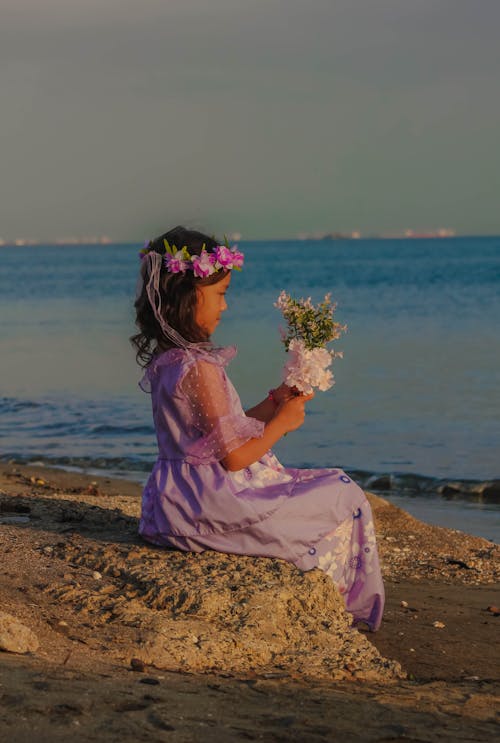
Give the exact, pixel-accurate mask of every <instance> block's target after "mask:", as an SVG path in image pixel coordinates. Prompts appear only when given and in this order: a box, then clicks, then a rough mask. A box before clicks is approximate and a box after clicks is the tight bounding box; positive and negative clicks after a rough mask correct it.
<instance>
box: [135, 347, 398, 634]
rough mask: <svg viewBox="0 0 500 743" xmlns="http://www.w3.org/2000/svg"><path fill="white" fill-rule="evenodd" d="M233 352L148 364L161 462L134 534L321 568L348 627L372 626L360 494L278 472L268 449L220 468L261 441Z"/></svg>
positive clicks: (367, 540) (379, 600) (340, 481)
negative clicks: (245, 463) (242, 463)
mask: <svg viewBox="0 0 500 743" xmlns="http://www.w3.org/2000/svg"><path fill="white" fill-rule="evenodd" d="M234 353H235V350H234V349H232V348H225V349H217V350H214V351H212V352H208V351H202V352H200V351H192V350H184V349H180V348H174V349H170V350H168V351H166V352H165V353H163V354H161V355H159V356H157V357H156V358H155V359H154V360H153V361H152V362H151V364H150V365H149V367H148V368H147V370H146V373H145V375H144V378H143V380H142V381H141V387H142V389H144V390H145V391H147V392H151V397H152V405H153V418H154V423H155V427H156V434H157V438H158V448H159V456H158V461H157V462H156V464H155V466H154V468H153V471H152V473H151V475H150V477H149V479H148V481H147V483H146V486H145V488H144V493H143V498H142V513H141V520H140V527H139V532H140V534H141V535H142V537H143V538H144V539H146V540H147V541H149V542H152V543H153V544H156V545H161V546H166V547H174V548H177V549H181V550H188V551H193V552H200V551H203V550H207V549H210V550H217V551H219V552H228V553H234V554H240V555H255V556H258V557H279V558H282V559H284V560H288V561H289V562H292V563H293V564H294V565H296V566H297V567H298V568H300V569H301V570H311V569H312V568H320V570H323V571H324V572H325V573H327V574H328V575H329V576H330V577H331V578H332V579H333V581H334V582H335V584H336V586H337V587H338V589H339V591H340V592H341V593H342V594H343V595H344V599H345V603H346V608H347V610H348V611H349V612H351V613H352V614H353V616H354V620H355V621H364V622H366V623H367V624H368V625H369V626H370V628H371V629H373V630H375V629H377V628H378V627H379V625H380V621H381V619H382V612H383V607H384V587H383V583H382V578H381V575H380V567H379V562H378V555H377V547H376V543H375V530H374V526H373V519H372V515H371V510H370V506H369V504H368V501H367V499H366V496H365V494H364V492H363V491H362V490H361V488H359V487H358V485H356V484H355V483H354V482H353V481H352V480H351V478H350V477H348V476H347V475H346V474H345V472H343V471H342V470H340V469H314V470H304V469H291V468H285V467H283V466H282V465H281V464H280V462H278V460H277V459H276V457H275V456H274V454H273V453H272V452H271V451H269V452H268V453H267V454H265V455H264V456H263V457H262V458H261V459H260V460H259V461H258V462H255V463H254V464H252V465H250V466H249V467H246V468H245V469H243V470H239V471H237V472H229V471H228V470H226V469H225V468H224V466H223V465H222V464H221V461H220V460H221V459H223V458H224V457H225V456H226V455H227V454H228V453H229V452H230V451H232V450H234V449H237V448H238V447H240V446H242V445H243V444H244V443H246V442H247V441H248V440H249V439H251V438H259V437H261V436H262V434H263V431H264V423H262V422H261V421H258V420H256V419H255V418H251V417H249V416H247V415H245V412H244V410H243V408H242V406H241V402H240V399H239V397H238V394H237V392H236V390H235V389H234V387H233V385H232V384H231V382H230V381H229V379H228V377H227V375H226V372H225V369H224V367H225V365H226V364H227V362H228V361H229V360H230V359H231V358H232V357H233V356H234Z"/></svg>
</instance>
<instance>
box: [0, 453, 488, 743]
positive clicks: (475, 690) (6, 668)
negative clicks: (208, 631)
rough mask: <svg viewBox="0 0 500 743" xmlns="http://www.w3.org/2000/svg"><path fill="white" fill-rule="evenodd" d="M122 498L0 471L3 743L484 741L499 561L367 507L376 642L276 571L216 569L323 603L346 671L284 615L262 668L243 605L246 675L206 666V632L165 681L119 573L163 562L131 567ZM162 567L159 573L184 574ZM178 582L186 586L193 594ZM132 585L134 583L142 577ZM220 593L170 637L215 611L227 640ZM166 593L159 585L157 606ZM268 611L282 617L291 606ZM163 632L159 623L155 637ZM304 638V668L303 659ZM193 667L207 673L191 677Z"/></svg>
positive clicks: (107, 485) (296, 574)
mask: <svg viewBox="0 0 500 743" xmlns="http://www.w3.org/2000/svg"><path fill="white" fill-rule="evenodd" d="M139 492H140V489H139V487H138V486H137V485H136V484H134V483H130V482H126V481H118V480H110V479H107V478H94V477H86V476H84V475H80V474H73V473H67V472H62V471H57V470H49V469H47V468H29V467H20V466H16V465H3V466H1V467H0V535H1V539H0V554H1V561H2V571H1V575H0V608H1V610H3V611H4V612H7V613H8V614H10V615H12V616H14V617H16V618H17V619H18V620H20V621H21V622H22V623H23V624H24V625H26V626H28V627H29V628H30V629H32V630H33V632H34V633H35V634H36V636H37V638H38V641H39V648H38V649H37V651H36V652H34V653H31V654H26V655H19V654H14V653H7V652H0V734H1V736H3V737H5V739H6V740H13V741H24V740H26V741H28V739H29V740H30V741H31V740H32V739H33V737H34V736H35V737H36V739H37V740H40V741H53V740H68V738H69V737H71V738H75V739H76V740H110V741H111V740H118V739H122V740H124V741H128V740H130V741H132V740H146V739H148V740H161V741H163V740H165V741H170V740H172V741H226V740H227V741H232V740H240V739H243V740H270V741H275V740H276V741H280V740H283V741H285V740H287V741H295V740H296V741H305V740H307V741H330V740H334V739H336V737H337V736H339V738H340V737H341V738H342V739H343V740H373V741H386V740H387V741H388V740H392V741H394V740H422V741H437V740H443V739H446V740H485V739H487V738H488V737H494V736H495V734H498V722H499V719H498V714H497V710H498V708H499V706H498V695H499V690H500V681H499V674H498V668H499V667H500V663H499V657H498V650H497V647H498V641H497V637H498V623H499V621H500V618H499V617H498V616H497V612H494V611H492V607H495V606H498V604H499V603H500V597H499V592H498V580H499V577H498V571H499V559H498V557H499V552H498V547H495V545H493V544H492V543H490V542H487V541H486V540H483V539H480V538H476V537H469V536H467V535H464V534H461V533H460V532H456V531H452V530H446V529H440V528H439V527H430V526H428V525H426V524H423V523H422V522H419V521H417V520H416V519H414V518H412V517H411V516H409V515H408V514H406V513H405V512H404V511H401V510H400V509H397V508H395V507H394V506H392V505H390V504H388V503H387V502H386V501H383V500H382V499H380V498H377V497H371V502H372V507H373V510H374V515H375V519H376V525H377V535H378V540H379V548H380V554H381V559H382V564H383V570H384V574H385V583H386V591H387V605H386V612H385V615H384V622H383V624H382V628H381V629H380V631H379V632H378V633H375V634H371V633H367V634H366V635H362V634H360V633H357V632H356V637H355V636H354V635H353V634H352V632H353V631H352V630H351V635H349V634H348V633H347V630H345V627H344V625H343V624H342V622H343V621H344V620H343V618H342V615H341V611H340V609H339V608H338V607H337V604H335V601H336V598H335V596H334V595H330V594H329V593H328V590H327V587H325V586H324V585H323V583H321V579H322V576H320V577H319V578H318V580H316V581H315V582H314V581H313V582H308V581H311V576H310V575H309V574H305V577H304V575H303V574H300V571H296V570H295V569H294V568H292V567H291V566H287V565H286V564H283V563H282V562H281V561H266V560H261V561H252V560H251V559H247V562H244V561H243V562H241V561H232V560H230V561H229V565H230V567H231V569H238V571H239V573H238V574H239V575H240V576H242V583H244V582H245V581H247V583H248V581H249V580H250V581H251V580H252V576H253V575H255V577H256V582H255V587H254V589H253V593H255V594H257V593H258V592H259V591H261V590H263V588H262V585H261V583H262V581H261V578H262V576H263V575H265V574H266V573H265V571H267V570H270V569H271V568H272V572H273V574H274V573H275V574H276V575H277V576H278V578H279V580H280V581H281V582H284V585H285V588H288V589H290V590H291V589H292V588H293V591H294V592H295V594H297V593H299V594H300V591H306V590H307V589H309V588H311V587H312V588H311V590H314V591H316V592H317V593H315V594H314V596H315V597H319V598H318V599H317V600H316V603H318V601H322V600H323V599H324V600H325V601H326V602H328V601H329V602H331V603H330V604H325V605H328V606H331V607H333V608H332V611H334V612H336V613H337V614H336V616H337V615H338V616H337V620H338V622H339V624H338V625H335V627H334V628H333V630H335V628H337V629H338V628H339V627H340V628H341V631H342V632H344V633H345V638H347V639H345V638H344V639H345V642H344V644H343V645H342V647H341V652H342V653H343V654H344V656H343V657H344V661H345V662H344V661H343V662H342V663H336V658H335V657H334V654H333V655H332V656H331V657H326V655H327V653H326V650H325V649H324V647H323V645H322V644H321V643H322V638H324V636H325V635H324V633H325V632H327V629H324V628H319V629H318V628H317V627H316V626H315V625H314V623H313V624H311V625H310V626H307V627H305V629H304V631H303V632H302V634H300V632H299V628H298V627H297V632H296V633H295V634H294V623H295V624H303V623H304V621H305V620H304V617H303V615H301V614H300V611H301V609H300V607H299V608H296V607H295V608H294V607H293V606H292V608H290V609H289V611H290V613H289V615H288V614H286V613H285V614H284V615H283V617H282V619H281V620H280V621H281V623H282V624H283V623H285V624H286V622H290V624H289V626H287V627H286V628H285V629H286V630H287V633H288V635H289V637H288V640H287V641H289V642H290V643H295V645H293V648H295V651H294V652H290V653H289V654H288V655H286V653H284V651H283V648H281V646H280V648H281V649H280V650H279V652H281V656H280V657H279V661H280V662H279V663H278V662H276V655H275V656H274V659H272V660H269V657H268V655H266V652H265V651H266V646H268V645H269V642H271V640H270V639H269V637H270V635H269V636H268V635H266V632H267V631H268V630H267V628H266V626H265V613H264V614H262V613H261V614H259V613H258V610H259V611H260V609H259V607H255V612H254V614H253V615H252V617H253V621H255V631H254V639H255V645H254V646H252V653H253V656H254V659H255V658H257V659H259V658H261V662H260V664H259V663H258V662H253V663H252V662H249V661H248V657H249V656H248V654H247V656H245V655H244V653H243V651H241V653H240V654H237V653H236V652H235V650H234V648H233V649H229V650H228V649H226V650H225V649H224V648H222V650H221V653H220V654H218V653H217V641H218V639H217V638H221V641H222V640H223V641H224V642H227V632H226V634H224V633H223V632H222V631H220V632H219V634H218V635H217V634H214V636H213V638H212V640H213V642H212V644H211V645H210V644H209V643H208V641H207V643H206V646H205V647H206V648H207V650H206V652H203V649H200V648H199V647H196V652H194V651H193V652H191V651H190V652H191V655H190V653H188V652H187V653H186V657H187V658H188V659H189V658H191V660H190V661H189V662H188V667H187V668H182V667H181V665H180V663H179V662H178V660H176V659H178V657H179V656H178V655H175V652H176V650H175V648H176V647H180V648H181V650H182V643H180V644H179V643H178V646H176V645H175V643H174V642H173V640H172V656H171V659H170V662H167V661H166V660H165V656H164V657H163V660H162V662H161V663H158V662H157V661H158V658H155V656H154V654H153V655H150V656H149V657H147V654H146V655H145V654H144V652H143V651H144V648H145V647H146V645H143V646H141V645H140V641H139V640H140V633H141V632H142V630H143V627H142V625H141V621H143V622H145V621H146V620H147V621H148V622H151V621H152V620H151V616H150V615H151V613H153V614H156V613H158V600H159V599H158V596H157V597H156V598H155V601H156V602H157V604H156V605H155V604H154V602H152V599H148V601H149V607H148V612H149V613H148V614H147V615H146V613H144V614H141V613H140V612H141V611H142V609H141V608H140V607H139V608H137V606H138V605H139V604H137V601H138V599H137V591H135V593H134V592H131V594H130V596H128V597H127V596H126V595H125V601H123V600H122V599H123V596H124V592H126V591H128V590H130V581H129V583H127V581H126V580H125V577H126V575H125V572H124V571H126V568H127V566H128V565H130V564H131V562H132V563H133V555H134V554H135V553H134V551H136V552H137V555H138V557H139V558H140V559H138V561H137V562H138V564H139V565H140V566H143V565H144V564H145V558H144V556H145V555H146V557H147V559H151V560H152V562H151V571H152V572H151V579H152V580H153V577H154V575H155V573H154V566H155V565H156V563H155V562H154V560H158V559H160V560H161V559H163V555H162V554H161V553H160V555H159V557H158V555H157V552H159V551H157V550H153V551H151V552H147V553H146V552H144V550H147V549H148V548H147V547H145V546H144V545H143V544H141V541H140V540H139V539H138V538H137V536H136V526H137V516H138V513H139V505H140V504H139ZM164 554H169V556H170V558H169V563H171V564H172V565H173V564H177V562H178V561H179V560H186V559H187V560H190V556H185V555H179V553H164ZM204 554H205V557H204V558H203V559H201V561H200V560H198V561H196V560H195V561H194V563H195V567H196V569H198V568H200V570H205V571H207V570H208V569H210V570H211V571H212V572H213V571H214V570H215V571H216V568H217V560H218V559H220V556H217V555H216V554H215V553H210V554H209V553H204ZM177 555H179V557H177ZM212 555H214V556H215V557H214V558H212ZM248 560H250V561H248ZM146 562H147V560H146ZM194 563H193V564H194ZM178 564H179V567H180V569H179V573H178V574H179V575H180V576H182V575H184V573H185V570H186V566H187V567H189V568H190V569H191V562H188V563H186V562H179V563H178ZM96 565H97V566H99V567H101V568H102V569H101V570H96ZM102 566H104V567H102ZM137 569H138V568H137V567H136V568H135V570H136V572H135V573H134V575H135V576H136V578H137V575H138V574H137ZM226 569H227V568H226ZM193 570H194V572H192V574H191V577H190V580H191V581H193V580H196V579H197V578H196V576H197V573H196V570H195V569H194V567H193ZM259 571H261V572H259ZM262 571H264V573H263V572H262ZM132 572H133V571H132ZM313 572H314V573H316V572H317V571H313ZM114 573H116V575H114ZM96 574H99V575H100V576H101V577H100V578H96V577H95V576H96ZM147 575H148V574H146V577H147ZM269 575H270V573H269ZM193 576H194V577H193ZM139 577H140V578H141V580H143V581H144V575H143V574H142V573H141V575H140V576H139ZM268 577H269V576H268ZM243 579H244V580H243ZM176 580H177V579H176ZM301 581H302V582H301ZM271 582H272V581H271ZM271 582H270V587H269V588H268V590H269V591H272V590H274V587H273V585H271ZM104 583H106V585H104ZM96 585H97V586H98V587H97V588H96ZM172 585H173V584H172ZM190 585H191V586H192V585H193V583H191V584H190ZM224 585H225V584H223V583H220V584H219V583H217V581H216V582H215V589H214V590H217V591H220V593H216V594H214V595H215V597H216V598H217V597H219V600H220V605H219V606H218V607H215V608H214V609H213V615H211V614H210V613H209V612H210V610H211V609H210V605H209V603H207V602H206V603H205V605H204V606H203V612H204V613H203V612H201V610H200V609H196V607H193V606H191V607H190V608H189V607H188V608H187V609H183V611H184V614H182V612H181V611H180V610H178V611H177V614H176V617H175V620H176V622H184V624H183V625H182V626H184V625H185V624H186V622H187V623H190V624H189V626H190V627H191V628H193V627H194V628H195V630H196V631H197V632H199V633H201V630H200V629H199V628H200V627H201V626H202V625H203V626H205V625H204V624H203V623H206V622H209V628H210V627H215V624H211V625H210V621H212V620H213V617H217V611H219V612H220V613H221V614H223V613H224V612H225V611H226V610H227V612H228V615H227V617H226V619H225V621H226V624H225V625H224V626H225V627H226V629H227V628H229V629H228V630H227V631H230V630H231V629H232V628H233V627H235V626H236V625H233V624H231V621H233V620H232V617H231V616H230V608H231V601H230V599H231V596H230V597H229V599H228V601H227V602H226V603H225V599H224V596H225V593H224V591H223V589H224ZM160 587H161V586H160ZM115 589H119V591H121V594H119V592H117V591H115ZM181 589H182V585H181V586H180V587H179V586H177V584H176V585H175V586H174V588H173V589H172V590H173V591H174V593H175V591H177V592H179V591H180V590H181ZM224 590H225V589H224ZM241 590H243V588H242V589H241ZM245 590H248V586H247V589H245ZM106 591H107V592H108V593H106ZM132 593H134V595H132ZM233 593H234V592H233ZM150 594H151V591H150V592H149V594H146V593H145V594H144V596H146V595H148V596H149V595H150ZM176 595H178V593H177V594H176ZM236 595H237V596H239V594H238V593H237V592H236ZM269 595H271V594H269ZM105 596H108V598H107V599H106V601H104V597H105ZM302 598H303V599H304V600H305V599H306V598H307V597H306V596H305V595H304V596H303V597H302ZM241 600H242V601H243V600H244V599H241ZM279 600H280V599H279V597H278V599H277V601H279ZM207 601H208V599H207ZM134 602H135V603H134ZM139 603H140V602H139ZM155 606H156V608H155ZM280 606H281V607H282V608H283V607H285V608H286V607H290V606H291V601H290V598H287V599H286V602H285V603H283V604H280ZM141 607H142V604H141ZM151 607H153V608H151ZM272 608H274V607H272ZM264 609H265V610H266V611H267V607H264ZM286 610H287V611H288V608H287V609H286ZM308 611H311V612H312V608H311V609H308ZM106 612H107V614H106ZM113 612H114V613H113ZM134 612H136V614H135V615H134ZM144 612H145V610H144ZM207 612H208V614H207ZM294 612H295V613H294ZM297 612H299V613H297ZM160 613H165V610H164V609H163V610H162V611H160ZM268 613H269V611H268ZM271 613H272V612H271ZM247 615H248V612H247V614H245V615H241V616H239V617H238V618H237V619H238V621H239V622H240V624H239V625H238V627H240V630H239V633H240V634H241V636H242V637H243V635H244V634H245V632H247V630H248V629H249V620H248V619H246V620H245V617H247ZM134 617H136V618H137V621H136V624H135V626H134ZM242 617H243V619H242ZM313 619H314V621H315V622H316V623H319V624H321V622H317V620H316V619H315V618H314V617H313ZM169 621H170V620H169ZM244 621H247V625H248V626H247V625H245V624H244ZM311 621H312V620H311ZM242 622H243V623H242ZM193 623H194V624H193ZM151 626H154V625H151ZM176 626H177V624H169V625H168V631H169V632H171V631H172V628H173V627H176ZM186 626H187V625H186ZM196 628H198V629H196ZM274 629H276V628H274ZM225 631H226V630H225ZM301 631H302V630H301ZM214 632H215V630H214ZM304 632H305V633H306V634H305V635H304ZM339 632H340V630H339ZM307 633H309V636H310V637H311V638H312V639H311V641H310V642H311V644H310V648H306V650H307V649H308V650H309V655H310V659H311V662H310V663H308V654H307V652H306V653H304V650H303V643H304V637H306V639H307ZM235 634H236V635H237V634H238V632H235ZM275 634H276V633H273V638H274V636H275ZM201 636H202V635H201V634H199V635H198V640H199V639H200V637H201ZM278 640H280V638H278ZM278 640H276V639H273V640H272V642H278ZM280 641H281V640H280ZM246 642H247V643H248V642H249V640H248V639H247V640H246ZM301 643H302V644H301ZM314 643H316V647H314ZM363 643H369V644H370V645H369V646H368V645H367V644H364V645H363ZM199 644H200V642H198V645H199ZM195 645H196V643H195ZM332 645H333V643H332ZM166 647H167V649H168V643H167V646H166ZM202 647H203V643H202ZM369 647H371V648H372V649H373V652H372V653H371V655H370V652H371V651H370V652H368V648H369ZM375 649H377V650H378V651H379V654H378V653H376V650H375ZM160 650H161V648H160ZM315 654H316V655H315ZM299 655H300V657H299ZM361 656H364V657H361ZM368 656H370V657H368ZM372 656H373V657H372ZM207 657H210V658H211V661H210V662H211V664H212V669H210V668H209V667H204V668H203V670H204V672H203V673H200V670H199V669H200V668H201V665H200V664H202V663H203V659H206V658H207ZM304 657H305V660H304ZM133 658H137V662H136V663H135V664H134V665H135V668H136V669H137V670H132V667H131V660H132V659H133ZM380 658H382V660H380ZM384 658H385V659H389V660H388V661H387V663H385V661H384V660H383V659H384ZM200 659H201V660H200ZM346 659H347V661H346ZM391 660H394V661H398V662H399V664H400V666H398V664H397V663H396V664H393V665H391ZM224 661H226V667H224ZM189 663H190V664H191V666H189ZM197 664H198V665H197ZM398 668H400V669H401V670H402V673H400V672H399V671H398ZM197 669H198V670H197ZM235 669H236V670H235ZM237 669H239V670H237ZM405 674H406V678H404V677H403V676H404V675H405Z"/></svg>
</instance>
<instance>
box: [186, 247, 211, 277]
mask: <svg viewBox="0 0 500 743" xmlns="http://www.w3.org/2000/svg"><path fill="white" fill-rule="evenodd" d="M191 263H192V266H193V273H194V275H195V276H198V277H199V278H200V279H204V278H206V277H207V276H211V275H212V274H213V273H214V272H215V266H214V263H215V255H214V254H213V253H207V251H206V250H202V251H201V255H193V257H192V258H191Z"/></svg>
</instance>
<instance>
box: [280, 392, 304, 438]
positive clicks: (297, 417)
mask: <svg viewBox="0 0 500 743" xmlns="http://www.w3.org/2000/svg"><path fill="white" fill-rule="evenodd" d="M313 397H314V392H311V394H310V395H293V393H292V396H291V397H290V398H289V399H287V400H285V401H284V402H283V403H282V404H281V405H280V406H279V407H278V409H277V411H276V415H275V418H276V419H277V420H278V421H279V422H280V424H281V425H282V426H283V429H284V433H288V432H289V431H295V429H297V428H300V426H301V425H302V424H303V423H304V418H305V416H306V411H305V404H306V402H308V401H309V400H312V398H313Z"/></svg>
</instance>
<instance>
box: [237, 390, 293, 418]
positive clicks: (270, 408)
mask: <svg viewBox="0 0 500 743" xmlns="http://www.w3.org/2000/svg"><path fill="white" fill-rule="evenodd" d="M293 396H294V395H293V392H292V390H291V389H290V387H288V386H287V385H286V384H280V386H279V387H276V389H274V390H271V392H270V393H269V395H268V396H267V397H266V399H265V400H262V402H259V403H258V404H257V405H255V406H254V407H253V408H250V410H245V414H246V415H247V416H248V417H249V418H257V420H258V421H263V422H264V423H269V421H270V420H271V419H272V418H273V417H274V414H275V413H276V409H277V407H278V406H279V405H281V404H282V403H283V402H285V400H289V399H290V398H291V397H293Z"/></svg>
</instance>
